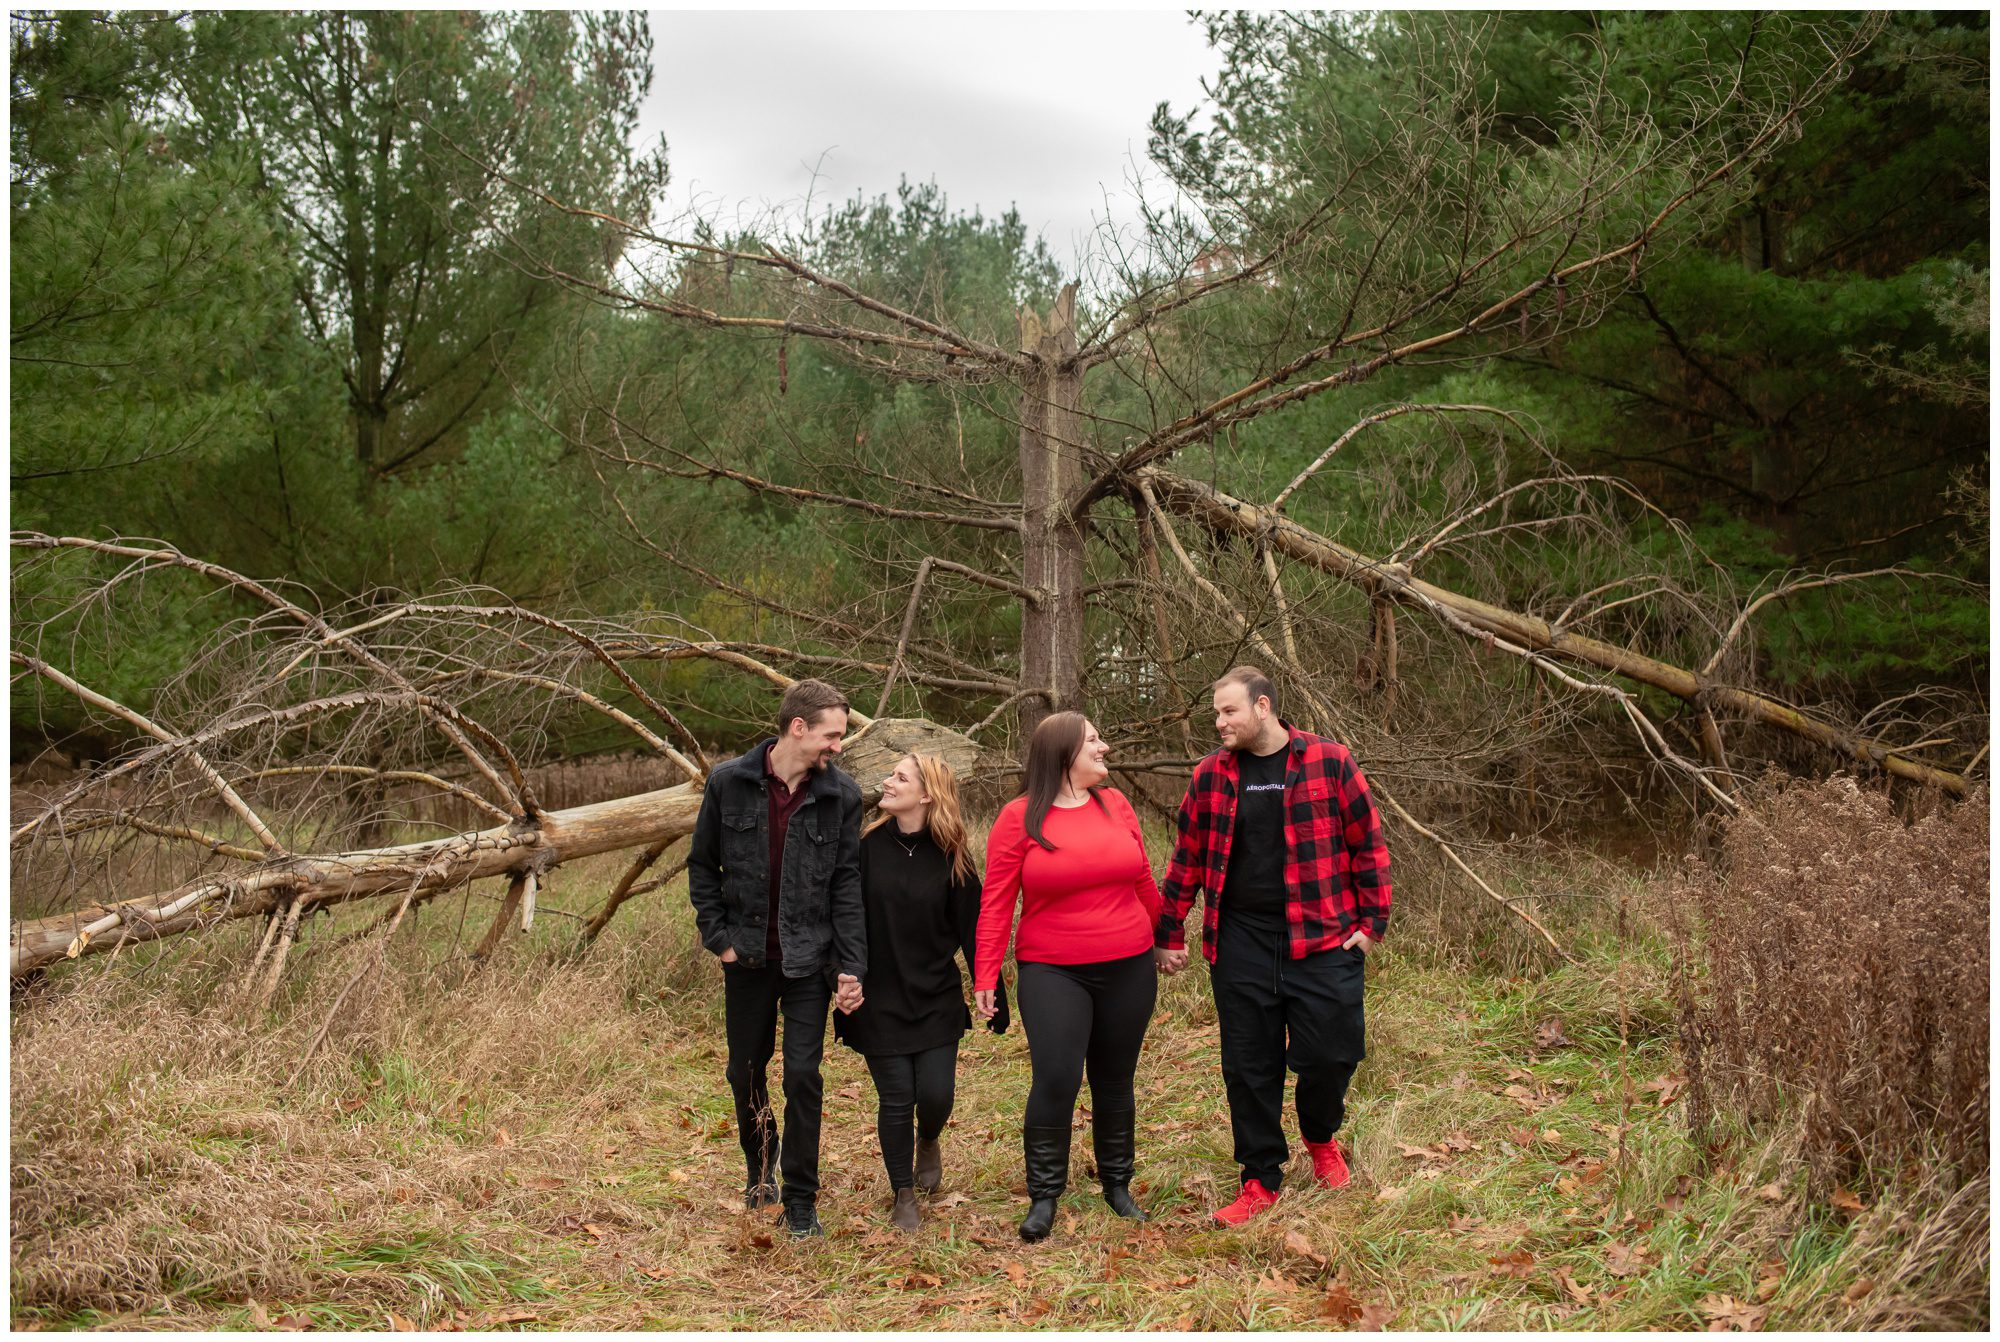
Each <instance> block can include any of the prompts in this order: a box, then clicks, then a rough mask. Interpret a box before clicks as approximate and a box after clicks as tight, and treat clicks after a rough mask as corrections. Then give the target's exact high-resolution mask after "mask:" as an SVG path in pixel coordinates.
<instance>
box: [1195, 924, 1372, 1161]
mask: <svg viewBox="0 0 2000 1342" xmlns="http://www.w3.org/2000/svg"><path fill="white" fill-rule="evenodd" d="M1286 942H1287V933H1286V931H1285V928H1284V927H1283V925H1282V924H1275V925H1274V924H1259V923H1254V922H1250V921H1248V920H1244V919H1230V918H1227V917H1225V918H1224V919H1223V920H1222V926H1221V929H1220V936H1219V939H1218V940H1217V943H1216V953H1215V965H1214V968H1213V974H1212V980H1211V982H1212V986H1213V988H1214V990H1215V1015H1216V1021H1217V1023H1218V1025H1220V1027H1221V1031H1220V1033H1221V1036H1222V1082H1223V1086H1224V1088H1225V1089H1226V1090H1227V1092H1228V1095H1229V1128H1230V1134H1231V1136H1232V1137H1233V1138H1234V1139H1235V1143H1236V1163H1237V1164H1238V1165H1241V1166H1242V1167H1243V1172H1242V1177H1243V1181H1244V1182H1245V1183H1248V1182H1249V1181H1250V1180H1252V1179H1255V1180H1257V1181H1258V1182H1259V1183H1261V1184H1263V1185H1264V1187H1266V1188H1268V1189H1270V1190H1271V1191H1272V1192H1274V1193H1275V1192H1276V1191H1277V1190H1278V1187H1279V1185H1280V1184H1281V1183H1282V1182H1283V1180H1284V1177H1285V1162H1286V1161H1287V1160H1288V1159H1289V1158H1290V1156H1291V1152H1290V1149H1289V1148H1288V1147H1287V1146H1286V1144H1285V1128H1284V1114H1285V1069H1286V1067H1287V1066H1289V1067H1290V1068H1291V1070H1293V1071H1295V1072H1297V1073H1298V1074H1299V1084H1298V1097H1297V1104H1298V1111H1299V1132H1300V1134H1301V1135H1302V1136H1304V1137H1305V1139H1306V1140H1307V1141H1309V1142H1325V1141H1330V1140H1332V1138H1333V1134H1334V1133H1335V1132H1337V1131H1339V1130H1340V1125H1341V1123H1342V1121H1343V1120H1344V1119H1345V1118H1346V1115H1347V1086H1348V1083H1349V1082H1350V1081H1352V1080H1353V1079H1354V1068H1355V1065H1356V1064H1357V1063H1359V1062H1360V1061H1361V1060H1362V1058H1363V1057H1365V1056H1366V1049H1365V1047H1364V1046H1363V1039H1364V1035H1365V1030H1366V1022H1365V1019H1364V1017H1363V1013H1362V1006H1361V985H1362V956H1361V952H1360V951H1349V950H1341V949H1339V948H1338V947H1336V948H1334V949H1331V950H1324V951H1316V952H1314V953H1313V954H1311V955H1308V956H1306V957H1305V958H1304V959H1303V960H1293V959H1291V958H1290V957H1289V953H1288V952H1289V948H1288V946H1287V944H1286Z"/></svg>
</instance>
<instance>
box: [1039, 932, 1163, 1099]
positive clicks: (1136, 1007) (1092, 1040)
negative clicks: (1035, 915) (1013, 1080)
mask: <svg viewBox="0 0 2000 1342" xmlns="http://www.w3.org/2000/svg"><path fill="white" fill-rule="evenodd" d="M1159 988H1160V975H1159V971H1158V970H1157V969H1155V968H1154V967H1153V953H1152V951H1150V950H1146V951H1141V952H1140V953H1139V954H1137V955H1132V956H1127V957H1126V958H1125V959H1123V960H1099V961H1097V962H1096V963H1094V964H1087V965H1050V964H1039V963H1035V962H1031V961H1024V962H1022V963H1021V965H1020V976H1019V978H1018V979H1017V980H1016V981H1015V989H1014V991H1015V995H1016V997H1017V999H1018V1001H1019V1003H1020V1007H1021V1024H1022V1025H1023V1026H1025V1027H1026V1028H1027V1031H1028V1065H1029V1069H1030V1072H1031V1075H1032V1080H1031V1081H1030V1083H1029V1085H1028V1113H1027V1117H1026V1119H1025V1120H1024V1122H1025V1124H1026V1126H1028V1127H1031V1128H1037V1127H1040V1128H1050V1127H1054V1128H1066V1127H1068V1126H1069V1125H1070V1119H1071V1116H1072V1115H1073V1114H1075V1112H1076V1092H1077V1090H1078V1088H1079V1087H1080V1086H1081V1085H1082V1083H1083V1078H1084V1075H1085V1073H1086V1072H1088V1073H1089V1076H1090V1102H1091V1104H1092V1105H1093V1106H1094V1107H1096V1108H1099V1109H1111V1108H1116V1107H1118V1106H1119V1105H1120V1104H1121V1103H1122V1104H1123V1105H1124V1107H1126V1108H1130V1107H1132V1103H1133V1100H1132V1074H1133V1073H1134V1072H1136V1071H1138V1069H1139V1046H1140V1045H1141V1044H1143V1043H1144V1042H1145V1040H1146V1024H1147V1022H1149V1021H1150V1020H1152V1018H1153V1002H1154V999H1155V998H1156V997H1157V996H1158V993H1159Z"/></svg>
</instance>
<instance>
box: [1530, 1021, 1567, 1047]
mask: <svg viewBox="0 0 2000 1342" xmlns="http://www.w3.org/2000/svg"><path fill="white" fill-rule="evenodd" d="M1568 1046H1569V1036H1568V1035H1566V1034H1564V1033H1563V1023H1562V1018H1561V1017H1560V1016H1551V1017H1549V1018H1548V1019H1547V1020H1545V1021H1543V1022H1542V1023H1541V1024H1540V1025H1537V1026H1536V1027H1535V1047H1536V1048H1567V1047H1568Z"/></svg>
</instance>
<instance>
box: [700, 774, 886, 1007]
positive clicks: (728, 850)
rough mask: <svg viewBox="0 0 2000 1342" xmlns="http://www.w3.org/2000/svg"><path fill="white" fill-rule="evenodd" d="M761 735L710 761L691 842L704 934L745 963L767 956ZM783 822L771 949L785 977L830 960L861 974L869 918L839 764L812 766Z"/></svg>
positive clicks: (850, 794)
mask: <svg viewBox="0 0 2000 1342" xmlns="http://www.w3.org/2000/svg"><path fill="white" fill-rule="evenodd" d="M776 740H777V738H776V737H767V738H766V739H765V740H763V741H761V742H759V743H758V744H757V745H756V746H753V747H752V748H751V749H750V750H749V751H747V752H746V753H744V754H742V755H739V756H737V757H736V758H735V759H733V760H729V761H727V762H726V763H723V764H718V765H717V766H715V768H714V770H712V771H711V772H710V774H709V776H708V783H707V786H706V787H704V788H703V789H702V797H701V814H700V815H699V816H697V817H696V819H695V822H694V840H693V844H692V846H691V847H690V848H689V849H688V864H687V876H688V900H689V902H690V903H692V904H693V905H694V919H695V927H696V928H697V930H699V932H700V934H701V944H702V945H703V947H705V948H706V949H707V950H708V951H709V952H710V953H711V954H714V955H720V954H722V953H723V951H725V950H728V949H729V948H731V947H734V948H735V950H736V956H737V958H738V959H739V960H740V961H741V962H742V963H743V964H744V965H745V966H746V967H748V968H756V967H758V966H760V965H762V964H763V963H764V948H765V944H766V942H765V932H766V925H767V924H768V923H769V921H770V910H771V874H770V873H771V805H770V795H769V793H768V792H767V791H766V786H765V782H764V752H765V751H766V750H767V749H769V748H770V746H771V745H772V744H773V743H774V742H775V741H776ZM802 786H804V787H805V788H806V789H807V795H806V798H805V800H804V801H802V802H801V803H800V804H799V808H798V810H796V811H794V812H793V813H792V818H791V823H790V825H789V826H788V827H787V828H786V830H785V859H784V860H785V869H784V871H783V872H782V873H781V875H780V879H779V884H778V952H779V955H780V956H781V957H782V958H783V960H784V965H785V977H786V978H805V977H806V976H808V975H810V974H816V973H819V972H821V971H822V970H823V969H826V968H828V967H832V968H834V969H835V970H837V971H838V972H840V973H842V974H852V975H854V976H855V977H856V978H860V977H862V976H863V975H864V974H865V973H866V972H867V969H868V922H867V916H866V914H865V913H864V912H863V910H862V904H861V789H860V787H859V786H858V785H856V783H855V781H854V780H853V779H852V778H850V777H848V776H847V775H846V774H845V773H843V772H841V771H840V770H839V769H837V768H833V767H828V768H826V769H820V770H815V771H814V772H812V773H810V774H808V775H806V781H805V783H804V784H802Z"/></svg>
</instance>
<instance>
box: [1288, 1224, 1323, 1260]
mask: <svg viewBox="0 0 2000 1342" xmlns="http://www.w3.org/2000/svg"><path fill="white" fill-rule="evenodd" d="M1285 1247H1286V1248H1287V1249H1290V1250H1291V1251H1292V1252H1293V1253H1295V1254H1297V1255H1298V1256H1299V1257H1301V1258H1309V1259H1311V1260H1312V1261H1313V1262H1315V1263H1318V1264H1319V1265H1320V1266H1321V1267H1325V1266H1326V1255H1325V1254H1323V1253H1321V1252H1319V1250H1317V1249H1315V1248H1313V1246H1312V1241H1311V1240H1309V1239H1307V1238H1306V1237H1305V1236H1304V1235H1301V1234H1300V1233H1299V1232H1298V1231H1296V1230H1287V1231H1286V1232H1285Z"/></svg>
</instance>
